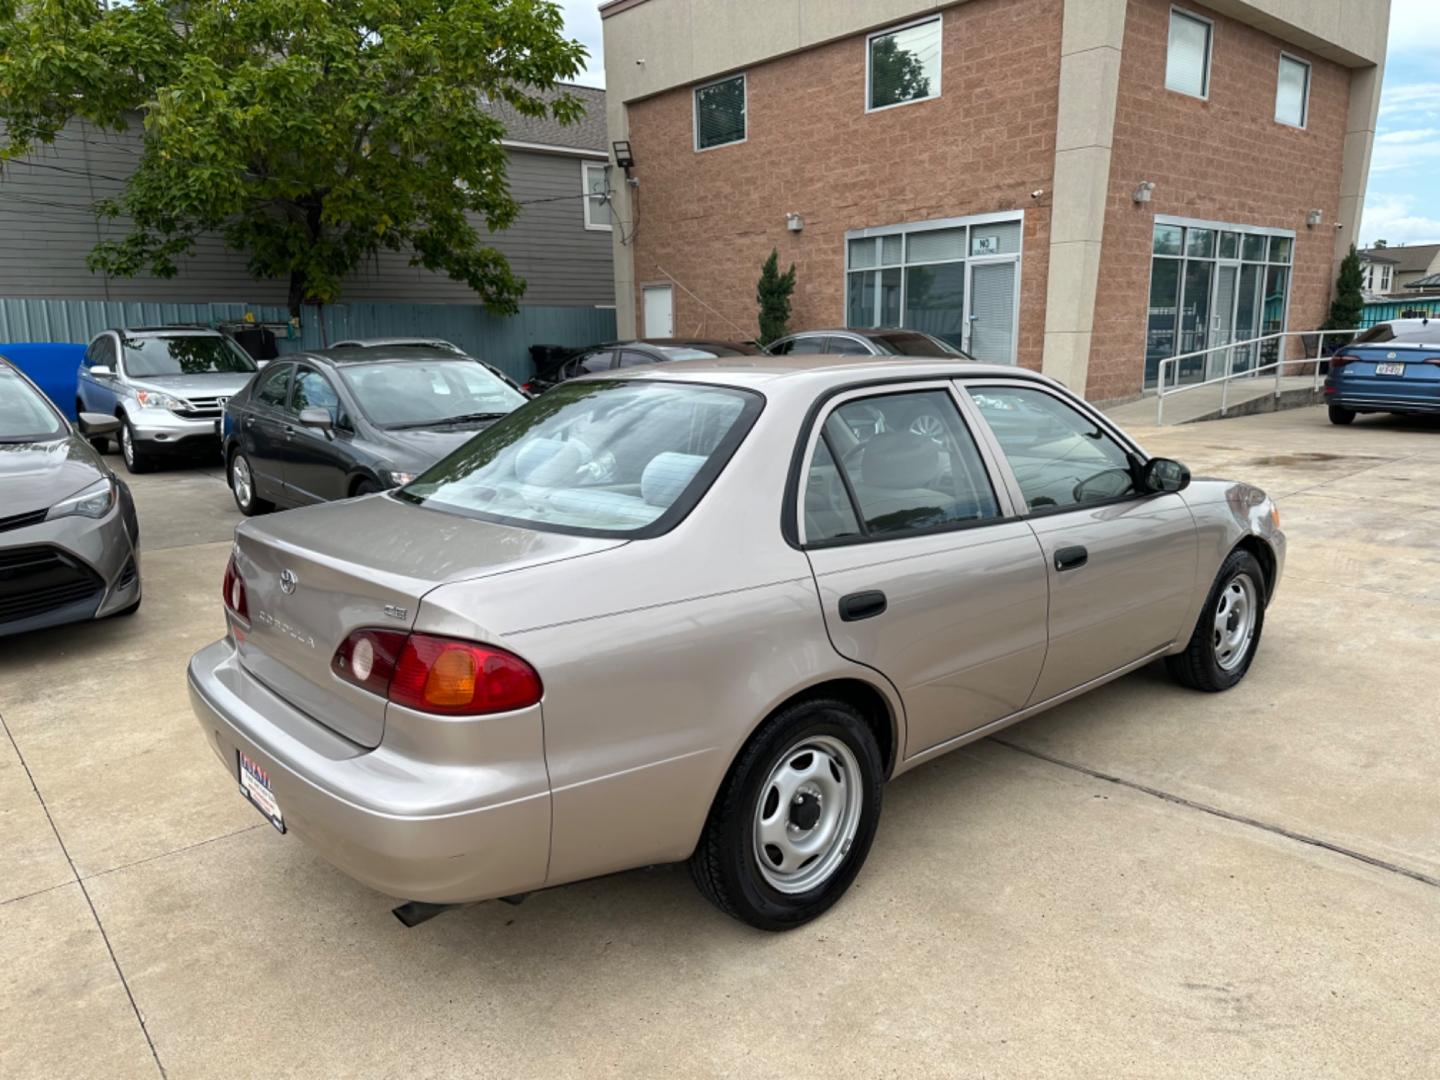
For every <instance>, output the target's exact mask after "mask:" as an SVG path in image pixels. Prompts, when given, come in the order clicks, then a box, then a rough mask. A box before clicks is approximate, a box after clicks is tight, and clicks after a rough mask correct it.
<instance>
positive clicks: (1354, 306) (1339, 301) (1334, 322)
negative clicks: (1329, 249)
mask: <svg viewBox="0 0 1440 1080" xmlns="http://www.w3.org/2000/svg"><path fill="white" fill-rule="evenodd" d="M1364 280H1365V279H1364V277H1363V275H1362V274H1361V271H1360V254H1359V252H1357V251H1356V250H1355V245H1354V244H1351V245H1350V253H1349V254H1348V255H1346V256H1345V258H1343V259H1341V260H1340V274H1339V276H1338V277H1337V278H1336V279H1335V299H1334V300H1333V301H1331V303H1330V318H1328V319H1326V320H1325V325H1324V326H1323V327H1321V329H1322V330H1354V329H1355V328H1356V327H1358V326H1359V325H1360V317H1361V316H1362V315H1363V314H1364V313H1365V293H1364ZM1347 340H1349V338H1348V336H1347V337H1338V336H1337V337H1335V338H1330V339H1327V340H1326V342H1325V344H1326V345H1334V346H1335V347H1337V348H1338V347H1339V346H1340V345H1343V344H1344V343H1345V342H1346V341H1347Z"/></svg>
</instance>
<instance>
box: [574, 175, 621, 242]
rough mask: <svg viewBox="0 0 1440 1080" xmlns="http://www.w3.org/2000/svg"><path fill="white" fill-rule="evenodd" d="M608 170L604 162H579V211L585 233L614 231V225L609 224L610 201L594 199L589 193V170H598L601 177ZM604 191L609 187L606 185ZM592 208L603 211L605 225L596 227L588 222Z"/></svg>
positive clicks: (592, 194)
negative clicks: (581, 214) (581, 193)
mask: <svg viewBox="0 0 1440 1080" xmlns="http://www.w3.org/2000/svg"><path fill="white" fill-rule="evenodd" d="M609 168H610V165H609V163H608V162H605V161H582V162H580V190H581V191H582V192H583V193H584V199H583V200H582V203H581V207H580V209H581V211H582V212H583V215H584V216H583V218H582V220H583V221H584V223H585V230H586V231H587V232H613V231H614V228H615V227H614V225H612V224H611V222H610V207H611V205H612V204H611V201H610V200H609V199H604V200H599V199H596V198H595V197H594V193H593V192H591V190H590V170H591V169H599V170H600V172H601V173H602V175H603V174H605V173H606V170H608V169H609ZM606 190H607V191H608V190H609V185H608V184H607V185H606ZM592 206H593V207H596V208H597V209H603V210H604V211H605V223H604V224H603V225H596V224H595V223H593V222H592V221H591V220H590V208H591V207H592Z"/></svg>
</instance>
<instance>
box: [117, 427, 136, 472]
mask: <svg viewBox="0 0 1440 1080" xmlns="http://www.w3.org/2000/svg"><path fill="white" fill-rule="evenodd" d="M120 452H121V453H122V454H124V455H125V464H127V465H134V464H135V444H134V443H133V442H131V441H130V425H129V424H125V425H123V426H122V427H121V428H120Z"/></svg>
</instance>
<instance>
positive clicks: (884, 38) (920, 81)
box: [865, 16, 941, 112]
mask: <svg viewBox="0 0 1440 1080" xmlns="http://www.w3.org/2000/svg"><path fill="white" fill-rule="evenodd" d="M940 29H941V21H940V17H939V16H936V17H935V18H931V19H926V20H924V21H923V22H917V23H911V24H910V25H909V26H901V27H897V28H896V29H893V30H882V31H881V32H880V33H878V34H871V35H870V37H869V40H868V42H867V44H866V49H867V50H868V51H867V54H866V62H865V111H866V112H873V111H874V110H876V109H888V108H891V107H892V106H895V105H908V104H909V103H910V102H912V101H925V100H926V99H928V98H933V97H939V96H940Z"/></svg>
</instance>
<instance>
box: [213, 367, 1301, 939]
mask: <svg viewBox="0 0 1440 1080" xmlns="http://www.w3.org/2000/svg"><path fill="white" fill-rule="evenodd" d="M1284 557H1285V541H1284V537H1283V535H1282V534H1281V532H1280V529H1279V520H1278V515H1277V513H1276V510H1275V508H1274V506H1273V505H1272V504H1271V502H1270V500H1269V499H1268V498H1267V497H1266V496H1265V495H1264V493H1263V492H1261V491H1258V490H1257V489H1255V488H1253V487H1250V486H1248V485H1246V484H1243V483H1236V482H1229V481H1222V480H1194V481H1192V480H1191V479H1190V476H1189V474H1188V472H1186V470H1185V468H1184V467H1183V466H1182V465H1180V464H1178V463H1176V462H1173V461H1169V460H1166V459H1163V458H1152V457H1148V456H1147V455H1146V454H1145V453H1144V451H1143V450H1141V448H1140V447H1139V446H1138V445H1136V444H1135V443H1134V442H1132V441H1131V440H1130V439H1129V438H1127V437H1126V435H1125V434H1124V432H1122V431H1119V430H1117V429H1116V428H1115V427H1113V426H1112V425H1111V424H1110V423H1109V422H1108V421H1107V420H1106V419H1105V417H1104V416H1102V415H1101V414H1100V413H1098V412H1096V411H1095V410H1093V409H1091V408H1090V407H1089V406H1088V405H1086V404H1085V403H1084V402H1083V401H1080V400H1078V399H1077V398H1075V397H1074V396H1072V395H1071V394H1069V393H1067V392H1066V391H1065V390H1064V389H1063V388H1062V387H1061V386H1059V385H1058V384H1057V383H1055V382H1053V381H1052V380H1049V379H1046V378H1044V377H1042V376H1039V375H1035V374H1032V373H1029V372H1026V371H1023V370H1018V369H1015V368H1001V367H987V366H984V365H980V364H970V363H956V362H954V361H953V360H945V361H922V360H907V359H875V360H865V361H861V362H855V360H854V358H850V359H849V361H848V362H847V361H842V360H839V359H836V358H826V357H803V358H796V359H777V358H770V357H754V358H749V357H747V358H737V359H734V360H724V361H720V360H717V361H699V362H693V363H675V364H666V365H663V367H652V368H641V369H636V370H634V371H631V372H623V373H618V374H617V375H616V376H615V377H600V378H594V379H585V380H579V381H575V382H568V383H565V384H563V385H561V386H559V387H557V388H556V389H554V390H552V391H550V392H549V393H547V394H545V395H544V396H542V397H540V398H538V399H536V400H535V401H532V402H530V403H529V404H527V405H525V406H524V407H523V408H521V409H519V410H517V411H516V412H514V413H512V414H511V415H510V416H508V417H506V418H505V419H504V420H502V421H500V422H499V423H497V424H495V425H494V426H493V427H491V428H489V429H488V430H486V431H485V432H483V433H482V434H480V435H478V436H476V437H475V438H474V439H473V440H471V441H470V442H469V443H467V444H466V445H465V446H464V447H462V448H461V449H459V450H457V451H456V452H454V453H452V454H451V455H450V456H449V457H448V458H445V459H444V460H443V461H441V462H440V463H439V464H437V465H435V466H434V467H433V468H431V469H430V470H429V471H428V472H426V473H424V474H423V475H422V476H420V477H419V478H418V479H416V480H415V481H414V482H413V483H411V484H409V485H408V486H406V487H404V488H402V489H400V490H398V491H395V492H389V493H384V494H377V495H371V496H367V497H363V498H359V499H353V500H350V501H348V502H342V503H332V504H327V505H321V506H316V507H311V508H307V509H303V510H297V511H292V512H289V513H285V514H279V515H276V516H273V517H269V518H264V519H257V520H254V521H247V522H245V523H244V524H243V525H241V526H240V528H239V530H238V531H237V533H236V538H235V547H234V555H233V557H232V559H231V562H230V565H229V568H228V570H227V572H226V575H225V583H224V603H225V607H226V613H227V616H228V625H229V632H228V634H227V636H226V637H225V638H224V639H223V640H221V641H217V642H216V643H215V644H213V645H211V646H209V647H207V648H205V649H203V650H201V651H200V652H199V653H197V654H196V655H195V657H194V659H193V660H192V661H191V663H190V669H189V683H190V692H191V697H192V700H193V703H194V708H195V713H196V715H197V717H198V718H199V720H200V724H201V726H202V727H203V729H204V731H205V735H206V737H207V738H208V739H209V741H210V744H211V746H212V747H213V749H214V751H215V753H216V755H217V756H218V757H219V759H220V762H221V765H222V766H223V767H224V768H225V770H226V771H227V772H228V773H229V775H230V777H231V780H232V781H233V782H235V783H236V784H237V785H238V786H239V789H240V792H241V794H243V795H244V797H246V798H247V799H249V800H250V801H251V802H252V803H254V805H255V806H256V807H257V808H258V809H259V811H260V812H261V813H262V814H263V815H264V816H265V817H266V818H268V819H269V820H270V822H271V823H272V824H273V825H274V826H275V827H276V828H277V829H279V830H281V831H282V832H284V831H292V832H294V833H296V834H297V835H299V836H300V837H302V838H303V839H304V840H306V841H308V842H309V843H311V844H312V845H314V847H315V848H316V849H317V850H318V851H319V852H320V853H321V854H322V855H324V856H325V857H326V858H327V859H329V860H331V861H332V862H333V863H334V864H335V865H336V866H338V867H340V868H341V869H342V870H344V871H345V872H346V873H348V874H351V875H352V876H354V877H355V878H358V879H359V880H360V881H363V882H365V883H367V884H368V885H370V886H373V887H374V888H376V889H379V890H381V891H383V892H385V893H388V894H390V895H392V896H395V897H399V898H401V899H405V900H410V901H420V902H425V903H426V904H448V903H459V902H465V901H471V900H478V899H484V898H491V897H509V896H513V895H515V894H523V893H525V892H527V891H530V890H534V889H539V888H542V887H546V886H551V885H558V884H561V883H563V882H571V881H576V880H579V879H582V878H589V877H594V876H596V875H598V874H608V873H611V872H613V871H617V870H624V869H627V868H630V867H637V866H643V865H647V864H651V863H661V862H669V861H677V860H684V859H688V860H689V861H690V866H691V868H692V870H693V873H694V877H695V880H696V882H697V883H698V884H699V886H700V888H701V890H702V891H703V892H704V893H705V895H706V896H708V897H709V898H710V899H711V900H713V901H714V902H715V903H716V904H717V905H718V906H719V907H720V908H721V909H723V910H724V911H726V912H728V913H729V914H731V915H733V916H735V917H737V918H740V919H743V920H745V921H746V922H748V923H751V924H752V925H754V926H757V927H761V928H763V929H767V930H782V929H786V928H789V927H794V926H798V925H800V924H802V923H804V922H806V921H807V920H809V919H812V918H814V917H815V916H817V915H819V914H820V913H821V912H823V911H825V910H826V909H827V908H828V907H829V906H830V905H831V904H833V903H834V902H835V901H836V900H837V899H838V898H839V897H840V895H841V894H842V893H843V892H844V891H845V890H846V888H847V887H848V886H849V884H850V882H851V881H853V880H854V878H855V875H856V874H857V873H859V871H860V868H861V865H862V864H863V863H864V861H865V856H866V854H867V853H868V851H869V849H870V844H871V841H872V840H873V839H874V837H875V831H876V827H877V826H878V824H879V822H880V806H881V797H882V793H883V791H884V787H885V784H886V783H887V782H888V781H890V780H892V779H894V778H895V777H897V776H899V775H900V774H901V773H903V772H905V771H907V770H909V769H912V768H914V767H915V766H916V765H919V764H920V763H921V762H924V761H927V760H929V759H931V758H934V757H936V756H937V755H939V754H943V753H945V752H946V751H948V750H953V749H955V748H956V747H959V746H963V745H965V744H966V743H968V742H971V741H972V740H975V739H979V738H982V737H984V736H985V735H988V734H991V733H992V732H995V731H998V730H999V729H1001V728H1003V727H1004V726H1006V725H1007V724H1011V723H1014V722H1015V721H1017V720H1021V719H1024V718H1025V717H1027V716H1031V715H1033V714H1034V713H1037V712H1039V711H1041V710H1043V709H1047V708H1049V707H1050V706H1052V705H1055V704H1057V703H1059V702H1062V701H1065V700H1066V699H1067V698H1071V697H1074V696H1075V695H1077V694H1080V693H1083V692H1085V691H1086V690H1089V689H1092V688H1094V687H1096V686H1099V685H1101V684H1102V683H1105V682H1107V681H1108V680H1110V679H1114V678H1118V677H1120V676H1122V675H1124V674H1125V673H1126V672H1129V671H1133V670H1134V669H1135V668H1137V667H1139V666H1141V665H1142V664H1147V663H1150V662H1151V661H1153V660H1157V659H1159V658H1162V657H1163V658H1165V660H1166V662H1167V664H1168V665H1169V667H1170V670H1171V671H1172V672H1173V673H1174V675H1175V676H1176V678H1178V679H1179V680H1180V681H1181V682H1183V683H1185V684H1186V685H1188V686H1192V687H1195V688H1196V689H1199V690H1211V691H1214V690H1225V689H1228V688H1229V687H1231V686H1234V685H1235V684H1236V683H1237V682H1239V681H1240V679H1242V678H1243V677H1244V675H1245V672H1246V670H1247V669H1248V668H1249V667H1250V663H1251V661H1252V659H1253V658H1254V655H1255V650H1256V647H1257V646H1258V645H1259V642H1260V632H1261V629H1262V627H1263V625H1264V618H1265V608H1266V605H1267V604H1268V603H1269V602H1270V600H1271V599H1272V598H1273V596H1274V594H1275V587H1276V583H1277V581H1278V579H1279V576H1280V572H1281V568H1282V565H1283V563H1284ZM413 906H415V905H412V907H413Z"/></svg>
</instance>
